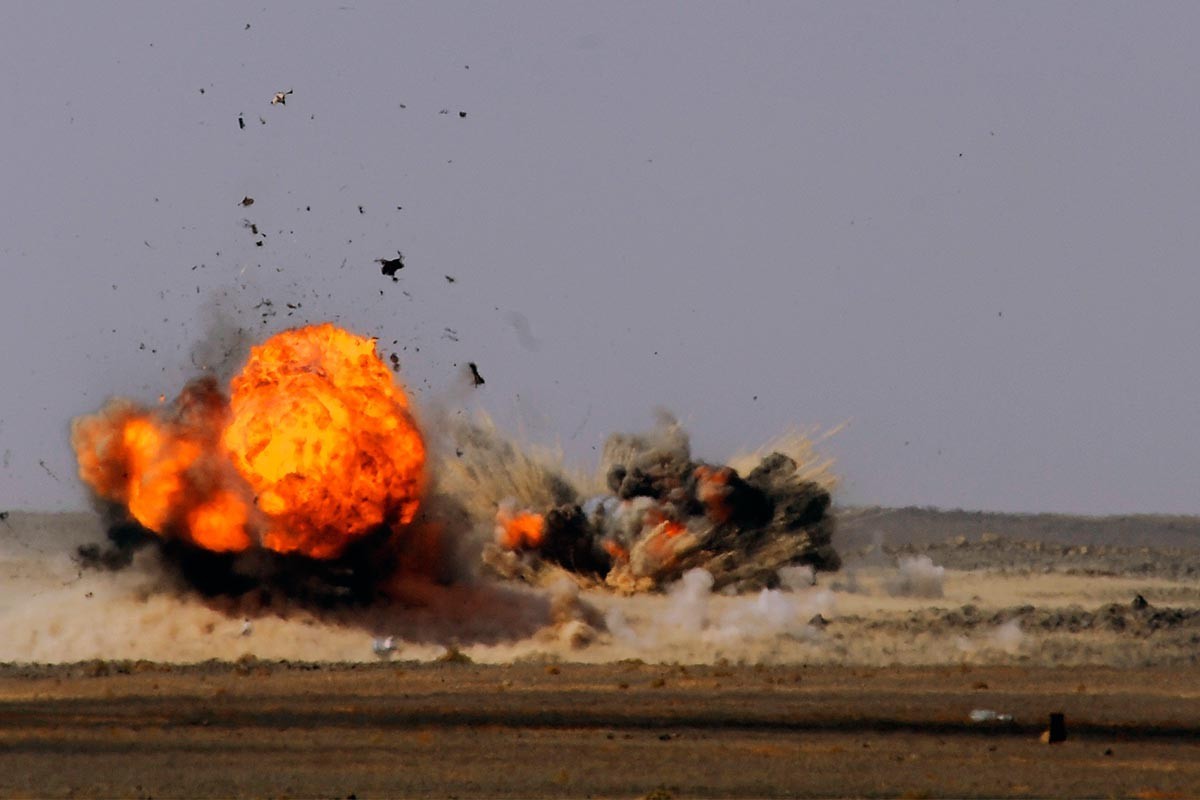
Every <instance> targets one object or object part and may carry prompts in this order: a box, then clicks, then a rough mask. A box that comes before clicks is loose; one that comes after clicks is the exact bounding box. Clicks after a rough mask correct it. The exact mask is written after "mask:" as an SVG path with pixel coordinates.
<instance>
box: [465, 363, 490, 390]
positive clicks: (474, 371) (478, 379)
mask: <svg viewBox="0 0 1200 800" xmlns="http://www.w3.org/2000/svg"><path fill="white" fill-rule="evenodd" d="M467 368H468V369H470V370H471V382H472V383H473V384H474V385H475V386H483V384H484V383H486V381H484V379H483V376H482V375H480V374H479V367H477V366H475V362H474V361H470V362H468V363H467Z"/></svg>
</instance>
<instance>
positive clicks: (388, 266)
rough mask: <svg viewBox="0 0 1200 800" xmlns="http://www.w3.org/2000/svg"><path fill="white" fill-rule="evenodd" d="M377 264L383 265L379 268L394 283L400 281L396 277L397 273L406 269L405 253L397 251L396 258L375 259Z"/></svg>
mask: <svg viewBox="0 0 1200 800" xmlns="http://www.w3.org/2000/svg"><path fill="white" fill-rule="evenodd" d="M375 263H376V264H380V265H381V266H380V268H379V271H380V272H381V273H383V274H384V275H386V276H388V277H389V278H391V279H392V280H394V281H398V280H400V279H399V278H397V277H396V273H397V272H398V271H399V270H402V269H404V253H401V252H400V251H399V250H397V251H396V257H395V258H377V259H375Z"/></svg>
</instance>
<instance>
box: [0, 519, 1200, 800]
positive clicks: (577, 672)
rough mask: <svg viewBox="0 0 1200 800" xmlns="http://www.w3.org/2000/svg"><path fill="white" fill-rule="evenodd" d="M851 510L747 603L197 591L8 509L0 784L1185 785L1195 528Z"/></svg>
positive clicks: (1008, 791)
mask: <svg viewBox="0 0 1200 800" xmlns="http://www.w3.org/2000/svg"><path fill="white" fill-rule="evenodd" d="M852 534H853V535H850V536H848V537H847V543H848V544H850V545H852V546H850V547H847V549H845V550H844V551H843V553H844V556H845V558H846V562H847V565H846V568H845V569H843V570H842V571H841V572H839V573H836V574H831V575H819V576H817V578H816V582H815V585H810V582H809V581H808V580H806V579H805V576H804V575H802V574H799V575H792V576H790V578H789V581H788V585H787V586H785V587H784V588H783V589H781V590H775V591H768V592H763V593H760V594H755V595H749V596H742V597H729V596H722V595H713V594H711V593H710V592H708V591H707V589H706V587H705V586H704V584H703V582H702V581H699V582H696V581H690V582H689V581H685V582H683V583H681V584H680V585H678V586H676V587H674V588H673V589H672V590H671V591H669V592H667V593H666V594H660V595H652V596H639V597H632V598H626V597H615V596H612V595H609V594H605V593H602V592H598V591H582V592H578V591H577V590H575V589H574V588H573V587H570V586H567V585H560V586H556V587H542V588H532V587H522V586H512V585H500V584H496V583H491V582H487V581H483V580H479V581H475V582H474V583H471V584H470V585H462V586H456V587H450V588H447V587H435V586H413V587H411V589H410V590H409V591H408V592H407V594H406V595H405V596H404V597H403V598H401V599H399V600H398V601H397V602H395V603H393V604H391V605H390V606H387V607H382V608H372V609H342V610H339V611H317V610H313V609H307V608H300V607H297V606H295V605H294V604H289V603H286V602H280V601H278V599H276V600H273V601H271V602H265V603H264V602H260V601H256V602H254V603H249V602H245V601H242V602H238V603H231V602H218V601H212V600H205V599H203V598H200V597H198V596H197V595H196V594H195V593H193V592H191V591H189V590H188V589H186V588H185V587H182V586H180V585H179V584H178V582H177V581H176V580H174V579H173V578H172V577H171V575H170V573H169V572H168V571H164V570H163V569H162V566H161V564H159V563H157V562H156V560H155V559H156V556H155V554H154V553H153V552H152V551H149V550H148V551H144V552H143V554H142V555H140V556H139V558H138V560H137V561H136V562H135V563H134V565H133V566H132V567H130V568H128V569H125V570H123V571H121V572H117V573H110V572H96V571H88V570H81V569H80V568H79V566H78V564H76V563H75V562H74V561H73V560H72V559H71V557H70V554H71V552H73V550H74V548H75V546H77V545H78V544H81V543H84V542H87V541H96V540H98V539H99V538H100V537H101V536H102V531H101V530H100V529H99V525H98V523H97V521H96V520H95V519H94V517H92V516H90V515H70V514H65V515H62V514H60V515H47V514H25V513H20V512H13V513H10V514H9V515H8V517H7V518H5V519H3V520H0V662H8V666H5V667H3V668H0V698H2V699H0V703H2V704H3V705H2V707H0V765H2V767H0V795H5V796H31V797H34V796H36V797H41V796H67V795H71V794H74V795H76V796H79V795H84V796H155V797H166V796H234V795H240V796H267V795H270V796H292V797H312V796H328V797H346V796H349V795H351V794H355V795H357V796H358V797H369V796H395V795H424V796H432V795H436V796H463V797H466V796H531V797H544V796H563V795H570V796H585V795H591V796H603V797H610V796H611V797H639V796H643V795H646V794H647V793H651V792H654V791H656V790H658V792H659V796H664V797H665V796H677V797H690V796H713V797H715V796H782V795H792V796H795V795H810V796H812V795H815V796H913V797H925V796H1047V795H1051V796H1117V797H1127V796H1132V797H1147V798H1148V797H1191V796H1200V768H1197V767H1196V766H1195V765H1196V764H1200V758H1197V756H1200V746H1198V745H1196V744H1195V742H1196V741H1200V737H1197V736H1196V734H1197V733H1200V702H1198V701H1200V678H1198V677H1197V676H1198V675H1200V670H1198V669H1197V660H1198V658H1200V581H1197V580H1196V578H1197V576H1200V543H1197V547H1195V548H1192V547H1189V546H1186V545H1188V544H1189V543H1190V540H1189V539H1187V538H1186V537H1185V538H1183V539H1181V538H1180V535H1179V531H1178V530H1176V529H1165V532H1164V534H1163V538H1162V539H1161V540H1156V539H1155V537H1154V535H1153V531H1149V532H1147V531H1141V533H1140V534H1139V538H1138V544H1137V546H1130V547H1124V546H1121V545H1120V544H1119V543H1117V542H1110V543H1108V544H1105V545H1103V546H1099V545H1088V544H1081V543H1079V542H1077V541H1074V542H1072V541H1068V542H1063V541H1054V540H1053V538H1052V537H1044V538H1042V539H1040V540H1030V539H1022V538H1015V537H1010V536H1005V535H1004V532H1003V530H1002V529H1001V530H998V531H991V530H989V531H988V532H986V533H983V534H980V533H979V532H978V531H975V532H972V533H971V534H970V535H955V534H954V533H953V531H951V532H950V533H949V534H948V535H947V536H944V537H941V538H937V539H928V538H926V539H921V538H920V537H907V538H906V537H900V536H896V535H895V534H894V533H891V534H889V531H887V530H886V529H882V530H879V531H876V532H864V531H863V530H861V529H859V530H855V531H852ZM388 636H390V637H392V643H393V644H394V645H395V650H394V651H393V652H390V653H386V654H382V655H381V654H377V653H376V652H375V650H374V649H373V644H376V645H377V644H378V643H379V642H380V641H382V640H383V638H384V637H388ZM284 661H286V662H288V663H283V662H284ZM972 709H992V710H995V711H997V712H999V713H1003V714H1011V715H1013V721H1012V722H1010V723H1002V724H987V723H983V724H980V723H973V722H970V721H969V719H968V715H969V713H970V711H971V710H972ZM1051 711H1064V712H1065V713H1066V714H1067V718H1068V724H1069V730H1070V732H1071V735H1070V738H1069V739H1068V741H1067V742H1065V743H1063V744H1061V745H1054V746H1047V745H1043V744H1040V743H1039V742H1038V741H1037V739H1038V733H1039V732H1040V731H1041V729H1042V728H1044V727H1045V725H1046V719H1047V715H1048V714H1049V713H1050V712H1051Z"/></svg>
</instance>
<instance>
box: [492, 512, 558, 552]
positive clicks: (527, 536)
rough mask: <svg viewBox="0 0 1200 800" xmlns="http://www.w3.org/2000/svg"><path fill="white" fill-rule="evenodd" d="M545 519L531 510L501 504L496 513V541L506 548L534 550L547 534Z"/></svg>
mask: <svg viewBox="0 0 1200 800" xmlns="http://www.w3.org/2000/svg"><path fill="white" fill-rule="evenodd" d="M545 533H546V528H545V519H544V518H543V517H542V515H541V514H534V513H533V512H531V511H519V512H518V511H513V510H511V509H509V508H507V507H505V506H503V505H502V506H501V507H500V510H499V511H498V512H497V513H496V541H497V542H498V543H499V544H500V546H501V547H503V548H504V549H505V550H533V549H535V548H537V547H538V546H540V545H541V543H542V539H543V537H544V536H545Z"/></svg>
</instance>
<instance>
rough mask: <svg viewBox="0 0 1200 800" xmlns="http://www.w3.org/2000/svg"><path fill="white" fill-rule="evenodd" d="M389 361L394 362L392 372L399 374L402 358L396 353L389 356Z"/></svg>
mask: <svg viewBox="0 0 1200 800" xmlns="http://www.w3.org/2000/svg"><path fill="white" fill-rule="evenodd" d="M388 360H389V361H391V362H392V372H399V371H400V356H398V355H396V354H395V353H392V354H391V355H390V356H388Z"/></svg>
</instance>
